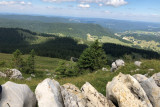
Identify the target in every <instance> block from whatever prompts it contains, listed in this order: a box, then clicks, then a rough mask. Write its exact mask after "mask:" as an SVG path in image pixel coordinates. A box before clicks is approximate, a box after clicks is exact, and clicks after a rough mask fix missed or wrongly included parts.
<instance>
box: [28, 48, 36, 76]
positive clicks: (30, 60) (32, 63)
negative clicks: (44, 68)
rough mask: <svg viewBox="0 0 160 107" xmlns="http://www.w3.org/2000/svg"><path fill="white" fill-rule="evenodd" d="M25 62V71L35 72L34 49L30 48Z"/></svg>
mask: <svg viewBox="0 0 160 107" xmlns="http://www.w3.org/2000/svg"><path fill="white" fill-rule="evenodd" d="M26 64H27V70H26V73H34V72H35V51H34V50H31V52H30V55H29V57H28V59H27V62H26Z"/></svg>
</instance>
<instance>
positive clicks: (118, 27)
mask: <svg viewBox="0 0 160 107" xmlns="http://www.w3.org/2000/svg"><path fill="white" fill-rule="evenodd" d="M2 19H8V20H11V19H12V20H18V21H31V22H32V21H34V22H37V23H38V22H43V23H87V24H98V25H101V26H103V27H104V28H107V29H110V30H112V31H114V32H123V31H128V30H132V31H135V30H143V31H156V32H157V31H160V23H151V22H140V21H127V20H115V19H102V18H76V17H46V16H29V15H0V20H2Z"/></svg>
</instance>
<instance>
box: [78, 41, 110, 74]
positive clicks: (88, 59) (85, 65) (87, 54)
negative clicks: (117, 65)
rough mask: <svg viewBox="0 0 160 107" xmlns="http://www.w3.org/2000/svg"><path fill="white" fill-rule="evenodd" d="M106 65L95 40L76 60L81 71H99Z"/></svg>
mask: <svg viewBox="0 0 160 107" xmlns="http://www.w3.org/2000/svg"><path fill="white" fill-rule="evenodd" d="M106 63H107V57H106V54H105V52H104V50H103V49H102V46H101V45H100V44H99V42H98V40H96V41H95V42H94V43H93V44H92V45H91V46H90V47H89V48H87V49H85V50H84V51H83V53H82V54H81V56H80V58H79V60H78V67H79V68H80V69H83V70H89V71H90V72H93V71H94V70H97V69H100V68H102V67H103V66H105V65H106Z"/></svg>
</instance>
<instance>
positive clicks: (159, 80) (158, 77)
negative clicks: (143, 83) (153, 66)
mask: <svg viewBox="0 0 160 107" xmlns="http://www.w3.org/2000/svg"><path fill="white" fill-rule="evenodd" d="M152 78H153V79H154V81H155V82H156V84H157V85H158V86H159V87H160V72H159V73H156V74H154V75H152Z"/></svg>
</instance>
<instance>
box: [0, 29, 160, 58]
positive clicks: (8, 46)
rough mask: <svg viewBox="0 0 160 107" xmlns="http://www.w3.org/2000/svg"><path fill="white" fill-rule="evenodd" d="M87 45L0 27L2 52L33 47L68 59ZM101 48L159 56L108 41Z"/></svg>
mask: <svg viewBox="0 0 160 107" xmlns="http://www.w3.org/2000/svg"><path fill="white" fill-rule="evenodd" d="M37 41H38V42H37ZM87 47H88V46H87V44H79V43H78V41H77V40H74V39H73V38H70V37H58V36H55V35H51V34H45V33H36V32H31V31H29V30H25V29H19V28H0V52H2V53H13V52H14V51H15V50H16V49H20V50H21V51H22V53H23V54H27V53H29V52H30V51H31V50H32V49H34V50H35V52H36V54H37V55H40V56H47V57H54V58H61V59H67V60H69V59H70V57H77V58H79V56H80V55H81V53H82V52H83V50H84V49H85V48H87ZM103 49H104V50H105V52H106V54H107V55H108V54H110V55H111V56H113V57H124V55H126V54H127V55H132V54H133V53H136V54H138V55H140V56H141V57H142V58H159V57H160V56H159V54H158V53H156V52H153V51H147V50H142V49H136V48H131V47H126V46H122V45H115V44H108V43H106V44H103ZM132 56H133V55H132ZM136 56H137V55H136Z"/></svg>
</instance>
